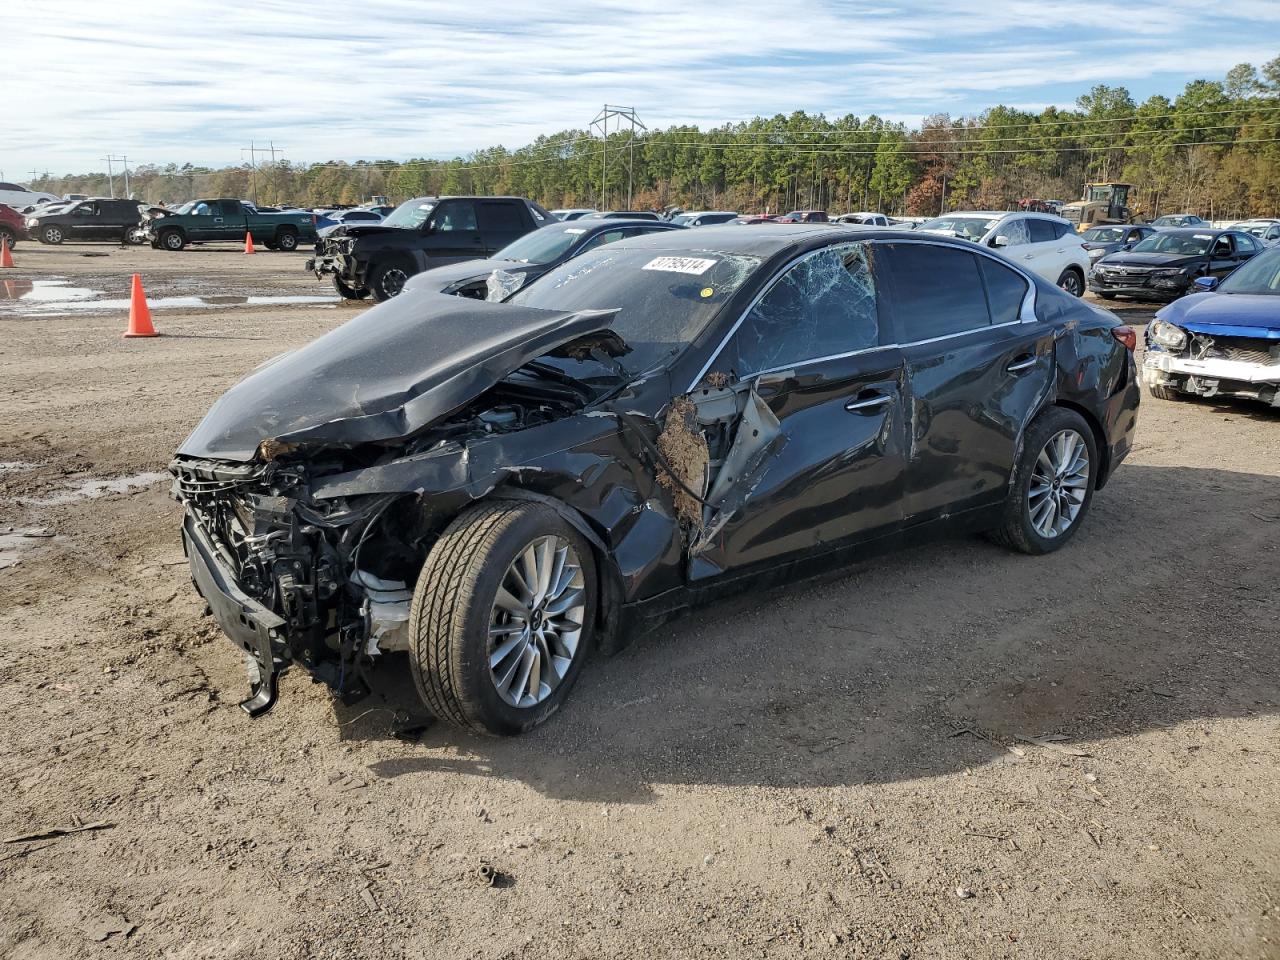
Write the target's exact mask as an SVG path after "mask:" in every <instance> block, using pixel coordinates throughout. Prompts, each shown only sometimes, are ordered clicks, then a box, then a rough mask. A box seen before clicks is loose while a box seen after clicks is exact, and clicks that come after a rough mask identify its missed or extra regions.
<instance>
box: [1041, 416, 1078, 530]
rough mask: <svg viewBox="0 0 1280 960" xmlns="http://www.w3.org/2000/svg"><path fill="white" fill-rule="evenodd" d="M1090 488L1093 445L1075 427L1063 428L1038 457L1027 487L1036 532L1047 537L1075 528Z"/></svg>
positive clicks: (1050, 439) (1051, 438)
mask: <svg viewBox="0 0 1280 960" xmlns="http://www.w3.org/2000/svg"><path fill="white" fill-rule="evenodd" d="M1088 492H1089V447H1088V445H1087V444H1086V443H1085V442H1084V437H1082V436H1080V434H1079V433H1077V432H1076V431H1075V430H1060V431H1058V432H1057V433H1055V434H1054V435H1053V436H1052V437H1050V438H1049V441H1048V442H1047V443H1046V444H1045V445H1044V448H1043V449H1042V450H1041V451H1040V455H1039V456H1038V457H1037V458H1036V465H1035V468H1034V469H1033V470H1032V472H1031V483H1030V484H1029V485H1028V487H1027V509H1028V512H1029V513H1030V516H1031V525H1032V526H1033V527H1034V528H1035V531H1036V533H1038V534H1039V535H1040V536H1042V537H1044V538H1045V539H1047V540H1052V539H1053V538H1055V537H1060V536H1062V534H1064V533H1066V532H1067V531H1068V530H1070V529H1071V525H1072V524H1074V523H1075V522H1076V518H1077V517H1079V516H1080V510H1081V508H1082V507H1083V506H1084V498H1085V495H1086V494H1087V493H1088Z"/></svg>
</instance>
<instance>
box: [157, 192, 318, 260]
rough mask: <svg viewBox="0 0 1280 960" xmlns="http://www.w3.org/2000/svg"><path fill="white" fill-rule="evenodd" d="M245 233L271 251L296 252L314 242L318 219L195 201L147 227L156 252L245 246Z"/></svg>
mask: <svg viewBox="0 0 1280 960" xmlns="http://www.w3.org/2000/svg"><path fill="white" fill-rule="evenodd" d="M246 233H248V234H252V235H253V242H254V243H260V244H262V245H263V246H264V247H266V248H267V249H268V250H296V249H297V248H298V244H299V243H301V242H304V241H305V242H307V243H314V242H315V239H316V225H315V218H314V217H313V216H312V215H311V214H309V213H258V212H257V211H256V210H254V209H253V208H252V207H250V206H247V205H246V204H245V203H244V202H243V201H240V200H234V199H230V200H228V199H220V200H192V201H191V202H190V203H184V204H183V205H182V206H180V207H179V208H178V209H177V210H175V211H173V212H172V213H170V214H168V215H166V216H161V217H155V218H153V219H149V220H148V221H147V223H146V236H147V239H148V240H149V241H151V246H153V247H155V248H156V249H157V250H181V249H182V248H183V247H185V246H186V245H187V244H188V243H214V242H219V241H225V240H235V241H240V242H243V241H244V235H245V234H246Z"/></svg>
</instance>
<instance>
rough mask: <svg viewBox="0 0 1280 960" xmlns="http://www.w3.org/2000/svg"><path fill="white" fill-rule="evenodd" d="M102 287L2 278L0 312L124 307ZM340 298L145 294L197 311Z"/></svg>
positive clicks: (157, 303) (151, 300)
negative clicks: (9, 304) (8, 303)
mask: <svg viewBox="0 0 1280 960" xmlns="http://www.w3.org/2000/svg"><path fill="white" fill-rule="evenodd" d="M102 296H103V291H102V290H96V289H94V288H92V287H78V286H72V285H71V281H69V280H64V279H53V280H5V281H3V284H0V312H3V313H9V314H11V315H13V316H18V317H37V316H39V317H46V316H49V315H51V314H59V313H96V312H103V313H107V312H112V311H116V310H121V311H123V310H128V309H129V300H128V299H127V298H123V297H121V298H110V299H100V298H101V297H102ZM340 299H341V298H340V297H338V296H337V295H327V296H324V295H321V296H316V295H302V294H293V295H287V296H251V295H242V294H216V293H211V294H206V295H191V296H182V297H148V298H147V305H148V306H149V307H150V308H151V309H152V310H200V309H217V308H220V307H269V306H284V305H290V304H310V305H314V306H335V305H337V303H338V301H339V300H340ZM5 301H12V302H14V303H15V306H14V307H13V308H12V309H9V308H3V307H2V305H3V304H4V302H5Z"/></svg>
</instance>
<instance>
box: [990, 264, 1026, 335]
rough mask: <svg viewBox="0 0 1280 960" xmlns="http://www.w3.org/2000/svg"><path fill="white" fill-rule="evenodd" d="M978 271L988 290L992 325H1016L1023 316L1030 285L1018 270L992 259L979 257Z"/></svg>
mask: <svg viewBox="0 0 1280 960" xmlns="http://www.w3.org/2000/svg"><path fill="white" fill-rule="evenodd" d="M978 271H979V272H980V273H981V274H982V281H983V284H984V285H985V286H986V288H987V307H988V308H989V310H990V312H991V322H992V323H1014V322H1016V321H1017V320H1018V319H1020V317H1021V315H1022V301H1023V300H1025V299H1026V296H1027V290H1028V289H1029V285H1028V283H1027V281H1026V279H1025V278H1024V277H1023V276H1022V275H1021V274H1020V273H1018V272H1017V271H1016V270H1011V269H1009V268H1008V267H1006V266H1005V265H1004V264H1003V263H998V262H997V261H995V260H993V259H992V258H991V257H978Z"/></svg>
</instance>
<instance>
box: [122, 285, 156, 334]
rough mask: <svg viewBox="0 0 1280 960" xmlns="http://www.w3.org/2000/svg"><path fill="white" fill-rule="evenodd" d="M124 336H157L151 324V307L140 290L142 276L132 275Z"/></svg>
mask: <svg viewBox="0 0 1280 960" xmlns="http://www.w3.org/2000/svg"><path fill="white" fill-rule="evenodd" d="M124 335H125V336H126V337H158V336H160V334H158V333H157V332H156V328H155V327H153V326H152V325H151V308H150V307H148V306H147V295H146V294H145V293H143V292H142V278H141V277H140V276H138V275H137V274H136V273H135V274H134V275H133V291H132V293H131V294H130V296H129V329H128V330H126V331H125V332H124Z"/></svg>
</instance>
